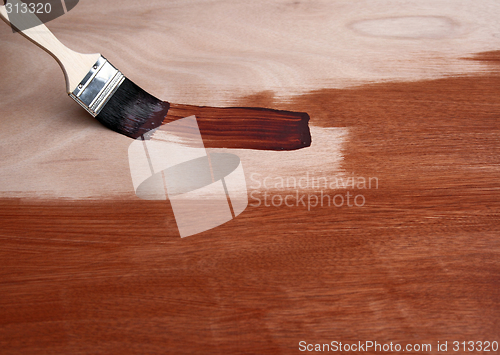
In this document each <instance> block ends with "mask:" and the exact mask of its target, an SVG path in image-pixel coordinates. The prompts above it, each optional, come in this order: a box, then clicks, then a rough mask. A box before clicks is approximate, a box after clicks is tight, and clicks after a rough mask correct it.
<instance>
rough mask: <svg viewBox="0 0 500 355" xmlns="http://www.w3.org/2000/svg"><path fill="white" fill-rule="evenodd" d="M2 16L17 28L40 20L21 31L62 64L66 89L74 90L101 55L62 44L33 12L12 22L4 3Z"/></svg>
mask: <svg viewBox="0 0 500 355" xmlns="http://www.w3.org/2000/svg"><path fill="white" fill-rule="evenodd" d="M0 17H1V18H2V20H3V21H5V22H6V23H7V24H9V25H10V24H13V25H14V26H15V27H17V28H23V27H27V26H25V25H24V26H23V24H26V23H28V22H29V23H33V22H35V21H36V22H39V23H40V24H39V25H38V26H36V27H31V28H28V29H26V30H23V31H20V33H21V34H22V35H23V36H24V37H26V38H27V39H29V40H30V41H31V42H33V43H35V44H36V45H37V46H39V47H40V48H42V49H43V50H45V51H46V52H47V53H49V54H50V55H51V56H52V57H54V59H55V60H57V62H58V63H59V65H60V66H61V69H62V70H63V72H64V77H65V79H66V91H67V92H68V93H71V92H73V90H75V89H76V87H77V86H78V84H79V83H80V81H81V80H82V79H83V78H84V77H85V75H86V74H87V73H88V72H89V70H90V68H91V67H92V65H94V64H95V63H96V62H97V60H98V59H99V57H100V54H99V53H95V54H82V53H78V52H75V51H73V50H71V49H69V48H68V47H66V46H65V45H64V44H62V43H61V42H60V41H59V40H58V39H57V38H56V37H55V36H54V35H53V34H52V32H50V30H49V29H48V28H47V27H46V26H45V25H44V24H43V23H42V22H41V21H40V20H39V19H38V18H36V16H35V15H33V14H29V13H26V14H23V17H22V18H21V19H16V22H17V23H11V21H10V20H9V15H8V13H7V10H6V8H5V6H4V5H2V6H0Z"/></svg>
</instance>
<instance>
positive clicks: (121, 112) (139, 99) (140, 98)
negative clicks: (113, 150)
mask: <svg viewBox="0 0 500 355" xmlns="http://www.w3.org/2000/svg"><path fill="white" fill-rule="evenodd" d="M169 107H170V105H169V103H168V102H164V101H161V100H159V99H157V98H156V97H154V96H152V95H150V94H148V93H147V92H146V91H144V90H143V89H141V88H140V87H139V86H137V85H136V84H134V83H133V82H132V81H130V80H129V79H127V78H125V80H124V81H123V83H122V84H121V85H120V87H119V88H118V90H117V91H116V92H115V93H114V95H113V96H112V97H111V99H110V100H109V101H108V102H107V103H106V105H105V106H104V107H103V109H102V110H101V112H100V113H99V115H97V117H96V118H97V120H98V121H99V122H101V123H102V124H103V125H104V126H106V127H108V128H110V129H112V130H113V131H115V132H118V133H121V134H123V135H126V136H128V137H131V138H138V137H140V136H141V135H142V134H144V133H147V132H148V131H150V130H152V129H154V128H156V127H158V126H160V125H161V124H162V122H163V119H164V118H165V116H166V115H167V112H168V109H169Z"/></svg>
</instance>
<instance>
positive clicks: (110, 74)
mask: <svg viewBox="0 0 500 355" xmlns="http://www.w3.org/2000/svg"><path fill="white" fill-rule="evenodd" d="M123 80H125V77H124V76H123V74H122V73H121V72H120V71H119V70H118V69H116V68H115V67H114V66H112V65H111V63H109V62H108V60H107V59H106V58H104V57H103V56H101V57H100V58H99V60H98V61H97V63H95V64H94V66H93V67H92V68H91V69H90V71H89V72H88V74H87V75H86V76H85V78H83V80H82V81H81V82H80V84H79V85H78V86H77V88H76V89H75V90H74V91H73V92H72V93H70V94H69V96H71V97H72V98H73V100H75V101H76V102H78V103H79V104H80V105H81V106H82V107H83V108H84V109H85V110H87V111H88V112H89V113H90V114H91V115H92V116H94V117H95V116H97V115H98V114H99V112H101V110H102V108H103V107H104V105H106V103H107V102H108V101H109V99H110V98H111V97H112V96H113V94H114V93H115V92H116V90H118V88H119V87H120V85H121V83H123Z"/></svg>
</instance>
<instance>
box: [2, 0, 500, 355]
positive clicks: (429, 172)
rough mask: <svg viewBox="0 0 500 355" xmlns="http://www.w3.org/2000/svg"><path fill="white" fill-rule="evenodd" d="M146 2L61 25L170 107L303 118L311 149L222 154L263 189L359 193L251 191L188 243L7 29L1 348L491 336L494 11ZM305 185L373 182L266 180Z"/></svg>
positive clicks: (223, 349) (182, 348) (70, 42)
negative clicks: (290, 199) (266, 111)
mask: <svg viewBox="0 0 500 355" xmlns="http://www.w3.org/2000/svg"><path fill="white" fill-rule="evenodd" d="M137 6H138V5H137V2H132V1H128V0H126V1H121V2H119V3H118V2H112V1H108V2H97V1H91V0H88V1H85V2H80V3H79V4H78V5H77V7H76V8H75V9H74V10H72V11H71V12H70V13H68V14H67V15H65V16H62V17H60V18H58V19H56V20H54V21H52V22H50V23H49V25H48V26H49V27H50V28H51V30H52V31H53V32H54V33H55V34H56V35H57V36H58V37H59V38H60V39H61V41H62V42H63V43H65V44H66V45H67V46H68V47H70V48H72V49H74V50H77V51H79V52H83V53H93V52H97V51H99V52H101V53H103V55H104V56H106V57H107V58H108V59H110V60H111V62H113V63H114V64H115V65H116V66H117V67H118V68H120V69H121V70H122V71H123V72H124V73H125V75H126V76H127V77H129V78H131V79H132V80H133V81H134V82H136V83H137V84H139V85H140V86H141V87H143V88H144V89H146V90H148V91H149V92H151V93H152V94H154V95H156V96H157V97H160V98H162V99H164V100H167V101H170V102H176V103H183V104H195V105H210V106H221V105H245V106H246V105H255V106H262V107H270V108H276V109H286V110H294V111H305V112H308V113H309V115H310V117H311V135H312V140H313V143H312V145H311V147H309V148H305V149H301V150H298V151H293V152H265V151H253V150H230V151H231V152H234V153H235V154H237V155H238V156H240V157H241V160H242V164H243V168H244V170H245V174H246V176H247V185H248V193H249V194H250V196H253V197H259V198H262V196H263V193H264V192H267V193H268V194H269V195H270V196H278V195H279V196H281V197H282V198H283V197H285V196H286V195H288V194H295V193H296V192H297V193H298V194H301V195H302V194H305V195H306V196H307V195H315V196H321V195H320V192H321V191H322V192H323V193H324V194H328V195H330V196H334V195H343V196H345V195H346V194H347V193H350V194H352V195H353V196H357V195H363V197H364V200H365V203H364V205H363V206H362V207H357V206H352V207H349V206H347V205H346V204H345V205H343V206H341V207H335V206H333V205H330V206H327V205H324V206H323V207H321V206H316V207H311V208H309V210H308V207H307V205H306V206H302V205H300V204H299V205H298V206H293V207H286V206H284V205H281V206H280V207H276V206H268V207H266V206H265V205H263V204H261V205H260V206H256V204H257V203H256V199H255V198H250V201H249V202H250V203H251V205H250V206H249V207H248V208H247V210H246V211H244V212H243V213H242V214H241V215H240V216H239V217H238V218H236V219H234V220H232V221H230V222H228V223H227V224H224V225H222V226H220V227H217V228H215V229H212V230H210V231H207V232H204V233H201V234H199V235H196V236H192V237H188V238H185V239H181V238H179V235H178V232H177V229H176V226H175V219H174V215H173V213H172V210H171V208H170V205H169V204H168V203H165V202H154V201H141V200H139V199H137V198H136V197H135V195H134V191H133V188H132V183H131V181H130V173H129V170H128V162H127V147H128V145H129V144H130V140H129V139H128V138H126V137H122V136H119V135H117V134H116V133H114V132H110V131H107V130H106V129H104V128H103V127H101V126H100V125H99V124H98V123H96V122H95V121H93V120H92V118H91V117H87V115H86V114H85V112H83V110H81V109H80V108H79V107H78V106H77V105H75V104H74V103H73V102H72V100H71V99H69V98H68V97H66V96H65V93H64V78H63V75H62V74H61V72H60V69H59V68H58V66H57V64H56V63H55V62H54V60H53V59H52V58H51V57H50V56H48V55H47V54H45V53H43V52H42V51H40V50H39V49H38V48H36V47H35V46H33V45H32V44H31V43H29V42H28V41H26V40H25V39H24V38H21V36H19V35H18V34H13V33H12V32H11V31H10V29H9V28H8V27H7V26H5V30H4V31H0V42H1V43H0V46H1V48H2V51H1V52H0V59H1V60H2V64H3V74H2V77H1V79H0V80H1V81H0V82H1V85H0V98H1V99H0V112H1V117H0V122H1V127H2V130H1V132H0V159H1V165H0V181H1V182H2V184H1V186H0V196H1V199H0V354H2V355H3V354H295V353H302V352H301V351H300V350H299V342H300V341H305V342H307V343H308V344H315V343H320V344H323V343H330V342H331V341H339V342H340V341H342V342H343V343H357V342H358V341H361V342H365V341H377V342H378V343H382V344H384V343H390V342H393V343H394V344H396V343H398V344H402V345H403V346H405V345H406V344H425V343H428V344H432V346H433V348H432V351H424V352H419V353H432V354H435V353H438V351H437V347H436V346H437V342H438V341H439V342H440V343H443V342H445V341H448V353H455V354H457V353H464V352H463V351H458V352H453V351H451V350H452V342H453V341H460V342H462V341H471V340H472V341H483V342H484V341H500V337H499V335H500V323H499V319H500V306H499V304H500V293H499V289H500V287H499V286H500V281H499V280H500V262H499V260H500V259H499V254H500V242H499V234H500V233H499V217H500V192H499V189H498V184H499V178H500V170H499V166H500V157H499V156H500V123H499V119H500V102H499V97H500V92H499V91H500V66H499V63H500V54H499V52H496V51H495V50H497V49H498V47H499V45H500V25H499V24H498V21H497V17H498V16H497V14H498V13H499V10H500V9H499V5H498V3H497V2H495V1H483V2H480V3H477V2H472V1H464V2H460V3H459V4H457V2H453V1H443V2H439V3H436V2H434V1H432V2H431V1H418V2H417V1H403V0H401V1H396V2H393V1H370V2H365V1H359V2H358V1H356V2H340V1H311V2H304V3H302V2H289V1H271V2H269V1H266V2H264V1H256V2H251V3H245V2H223V1H213V2H206V1H201V2H198V1H178V2H175V1H173V2H168V3H167V2H160V1H152V2H148V3H147V4H141V5H140V6H141V8H140V9H139V11H137ZM96 8H99V9H100V11H98V12H96V10H95V9H96ZM91 14H92V16H91ZM132 14H133V15H132ZM137 14H138V15H137ZM85 31H86V33H85V34H82V32H85ZM58 93H60V94H58ZM215 151H218V150H215ZM307 176H314V177H317V178H320V177H323V178H325V179H328V181H329V182H333V181H339V180H338V179H340V178H342V179H343V180H342V181H346V179H347V178H351V179H352V178H356V179H360V178H363V177H364V178H367V179H368V178H370V177H371V178H374V177H376V178H377V181H378V188H375V187H374V186H373V187H372V188H371V189H368V188H366V189H360V188H359V187H360V186H358V185H356V186H354V188H353V187H352V186H351V187H349V186H348V187H347V188H343V187H342V186H328V187H327V188H325V189H315V188H313V187H311V186H310V185H309V184H308V185H307V186H304V187H299V188H298V189H297V190H298V191H295V189H292V188H288V189H281V190H280V189H278V188H276V187H275V186H270V187H269V189H264V187H263V186H261V187H260V188H258V187H257V185H258V183H259V182H260V183H261V184H262V183H263V179H264V178H265V177H269V181H278V180H279V178H280V177H281V178H291V177H295V178H296V179H297V180H299V179H300V178H304V177H307ZM356 181H359V180H356ZM320 190H321V191H320ZM252 193H253V195H251V194H252ZM294 201H295V200H294ZM305 202H306V204H307V197H306V201H305ZM252 204H253V205H252ZM351 353H354V352H351ZM359 353H361V352H359ZM366 353H370V352H366ZM388 353H390V352H388ZM405 353H412V352H411V351H406V352H405ZM413 353H416V352H413ZM439 353H446V352H439ZM471 353H482V352H481V351H475V352H471ZM483 353H487V352H483ZM488 353H494V352H488Z"/></svg>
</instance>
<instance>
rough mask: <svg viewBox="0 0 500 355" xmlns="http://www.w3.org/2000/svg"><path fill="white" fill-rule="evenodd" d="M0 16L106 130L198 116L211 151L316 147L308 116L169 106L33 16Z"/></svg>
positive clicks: (0, 11)
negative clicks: (47, 60)
mask: <svg viewBox="0 0 500 355" xmlns="http://www.w3.org/2000/svg"><path fill="white" fill-rule="evenodd" d="M9 3H10V4H11V5H9V8H10V10H11V13H10V14H9V13H8V12H7V9H6V7H5V6H0V17H1V18H2V19H3V20H4V21H5V22H6V23H7V24H10V25H11V26H12V27H13V28H14V29H15V30H17V31H19V32H20V33H21V34H22V35H23V36H25V37H26V38H28V39H29V40H30V41H32V42H33V43H35V44H36V45H38V46H39V47H41V48H42V49H43V50H45V51H46V52H48V53H49V54H50V55H51V56H52V57H54V58H55V59H56V60H57V62H58V63H59V65H60V66H61V68H62V70H63V72H64V76H65V79H66V90H67V93H68V94H69V96H70V97H71V98H73V99H74V100H75V101H76V102H77V103H78V104H80V105H81V106H82V107H83V108H84V109H85V110H87V112H88V113H90V114H91V115H92V116H93V117H95V118H96V119H97V120H98V121H99V122H101V123H102V124H103V125H104V126H106V127H108V128H110V129H112V130H113V131H115V132H118V133H120V134H123V135H125V136H128V137H131V138H138V137H141V136H142V135H144V134H145V133H147V132H149V131H150V130H152V129H154V128H157V127H159V126H161V125H162V124H164V123H168V122H171V121H172V120H175V119H179V118H183V117H188V116H191V115H196V118H197V121H198V125H199V127H200V132H201V134H202V137H203V140H204V142H205V145H206V147H217V148H219V147H226V148H249V149H268V150H293V149H299V148H303V147H307V146H309V145H310V144H311V135H310V132H309V127H308V121H309V116H308V115H307V113H302V112H290V111H281V110H272V109H264V108H248V107H229V108H216V107H208V106H204V107H200V106H192V105H179V104H170V103H168V102H166V101H161V100H159V99H157V98H156V97H154V96H153V95H151V94H149V93H147V92H146V91H144V90H143V89H141V88H140V87H139V86H137V85H136V84H134V83H133V82H132V81H131V80H129V79H127V78H126V77H125V76H124V75H123V74H122V73H121V72H120V71H119V70H118V69H116V68H115V67H114V66H113V65H112V64H111V63H110V62H109V61H108V60H107V59H106V58H104V57H103V56H102V55H101V54H82V53H78V52H75V51H73V50H71V49H69V48H68V47H66V46H65V45H64V44H62V43H61V42H60V41H59V40H58V39H57V38H56V37H55V36H54V35H53V34H52V33H51V32H50V31H49V30H48V29H47V27H46V26H45V25H44V24H43V23H42V22H41V21H40V20H39V19H38V18H37V17H36V16H35V15H34V14H30V13H29V12H28V13H25V14H17V13H16V14H15V16H12V8H14V6H12V5H15V4H16V3H17V4H19V7H20V6H21V2H20V1H19V0H9Z"/></svg>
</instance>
